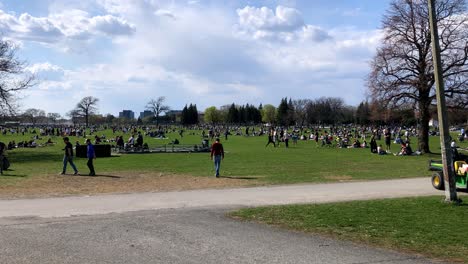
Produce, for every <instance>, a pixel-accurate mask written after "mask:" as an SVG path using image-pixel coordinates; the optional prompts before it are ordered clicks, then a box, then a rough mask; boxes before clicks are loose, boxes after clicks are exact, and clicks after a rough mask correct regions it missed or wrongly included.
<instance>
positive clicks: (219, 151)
mask: <svg viewBox="0 0 468 264" xmlns="http://www.w3.org/2000/svg"><path fill="white" fill-rule="evenodd" d="M213 157H214V165H215V170H216V174H215V176H216V178H219V168H220V167H221V160H222V159H224V149H223V144H221V143H219V138H217V139H216V140H215V143H213V145H211V160H213Z"/></svg>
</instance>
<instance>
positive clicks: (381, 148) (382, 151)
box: [377, 144, 387, 155]
mask: <svg viewBox="0 0 468 264" xmlns="http://www.w3.org/2000/svg"><path fill="white" fill-rule="evenodd" d="M377 154H379V155H386V154H387V152H386V151H385V150H384V149H383V147H382V144H380V145H379V146H378V147H377Z"/></svg>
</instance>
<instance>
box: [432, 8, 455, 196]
mask: <svg viewBox="0 0 468 264" xmlns="http://www.w3.org/2000/svg"><path fill="white" fill-rule="evenodd" d="M428 4H429V24H430V27H431V41H432V58H433V62H434V77H435V84H436V96H437V115H438V117H439V130H440V147H441V152H442V163H443V167H444V168H443V172H444V186H445V201H446V202H458V201H459V200H458V198H457V190H456V187H455V175H454V169H453V160H452V151H451V149H450V132H449V129H448V122H447V107H446V105H445V88H444V80H443V76H442V71H441V59H440V46H439V33H438V29H437V20H436V11H435V8H436V6H435V0H429V1H428Z"/></svg>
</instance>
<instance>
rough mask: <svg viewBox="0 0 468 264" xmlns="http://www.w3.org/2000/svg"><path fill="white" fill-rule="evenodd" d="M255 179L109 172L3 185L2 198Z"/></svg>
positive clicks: (177, 187)
mask: <svg viewBox="0 0 468 264" xmlns="http://www.w3.org/2000/svg"><path fill="white" fill-rule="evenodd" d="M258 184H260V183H259V181H258V180H256V178H251V179H249V178H248V177H242V178H236V177H229V178H223V177H221V178H215V177H195V176H189V175H176V174H164V173H160V172H109V173H102V174H98V175H97V176H94V177H93V176H85V175H76V176H75V175H37V176H34V177H31V178H29V179H25V180H23V181H19V182H17V183H16V184H14V185H0V198H3V199H13V198H33V197H57V196H68V195H95V194H105V193H132V192H165V191H183V190H194V189H216V188H228V187H243V186H254V185H258Z"/></svg>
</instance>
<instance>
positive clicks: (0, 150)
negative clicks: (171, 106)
mask: <svg viewBox="0 0 468 264" xmlns="http://www.w3.org/2000/svg"><path fill="white" fill-rule="evenodd" d="M6 148H7V147H6V145H5V143H3V142H0V174H1V175H3V167H4V161H5V151H6Z"/></svg>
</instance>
